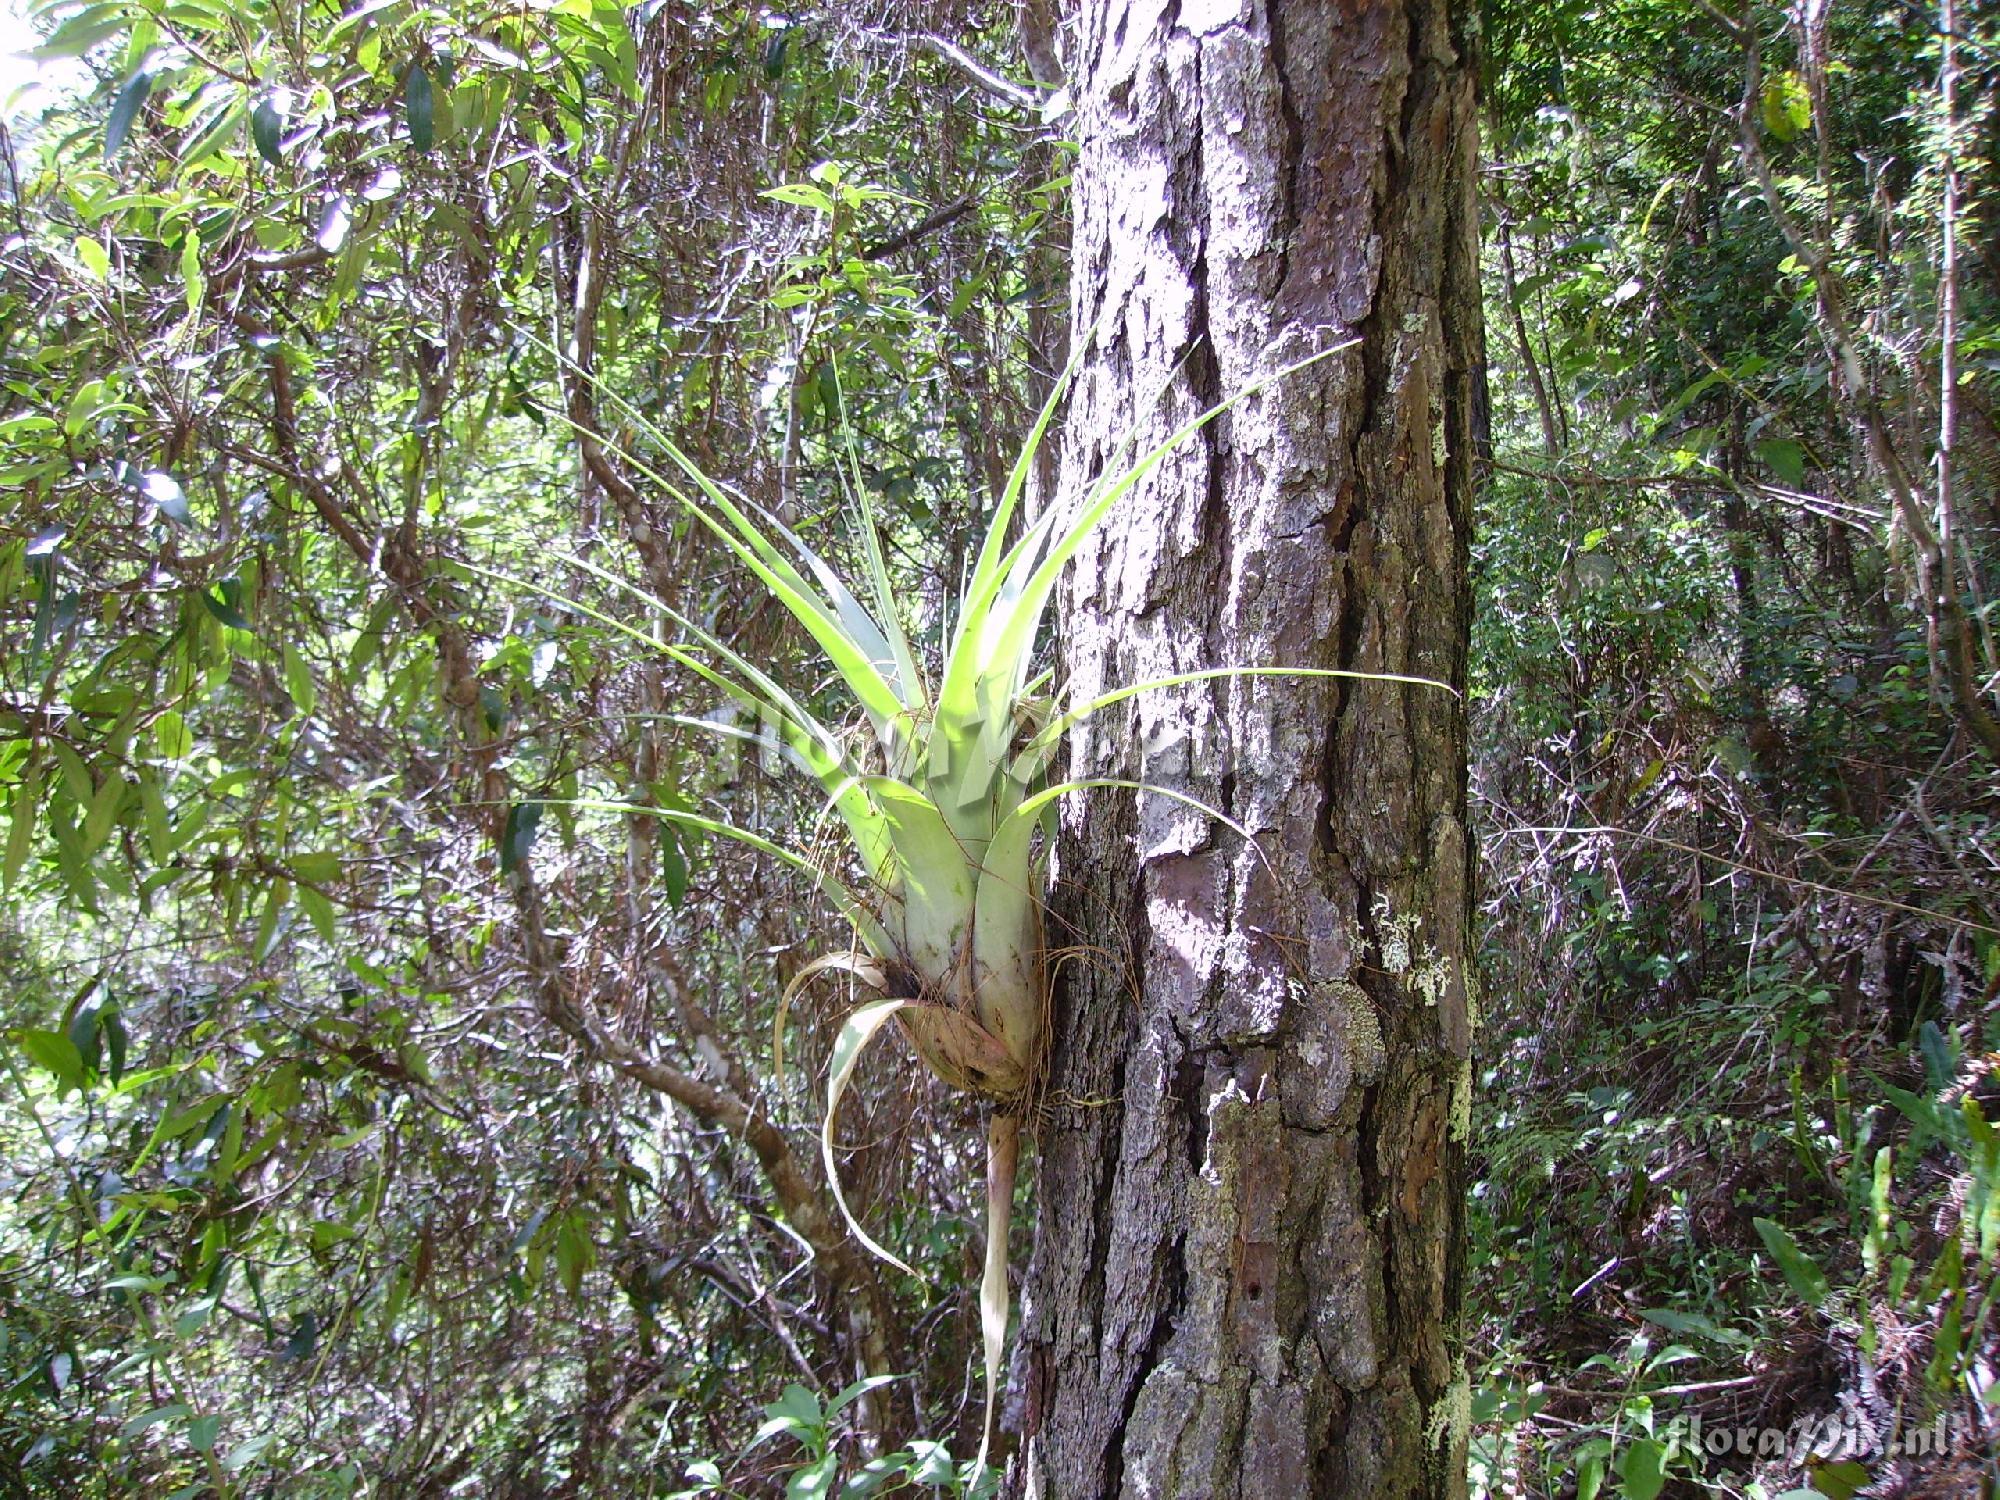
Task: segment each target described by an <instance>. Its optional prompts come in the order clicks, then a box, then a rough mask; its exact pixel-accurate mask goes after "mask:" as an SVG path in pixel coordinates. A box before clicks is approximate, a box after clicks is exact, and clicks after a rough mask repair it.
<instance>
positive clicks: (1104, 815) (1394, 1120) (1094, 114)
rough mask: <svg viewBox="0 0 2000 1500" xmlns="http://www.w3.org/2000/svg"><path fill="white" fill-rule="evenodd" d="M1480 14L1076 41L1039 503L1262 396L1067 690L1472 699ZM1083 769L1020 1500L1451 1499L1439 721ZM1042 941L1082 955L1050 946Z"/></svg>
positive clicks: (1287, 3) (1460, 746) (1233, 8)
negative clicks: (1202, 808)
mask: <svg viewBox="0 0 2000 1500" xmlns="http://www.w3.org/2000/svg"><path fill="white" fill-rule="evenodd" d="M1473 10H1474V8H1473V7H1472V6H1471V5H1469V4H1465V3H1452V0H1400V3H1376V4H1368V3H1362V4H1354V3H1348V4H1340V5H1334V4H1322V3H1318V0H1241V3H1235V4H1232V3H1215V0H1182V3H1179V4H1174V3H1172V0H1166V3H1157V0H1090V3H1087V4H1086V5H1085V7H1084V13H1083V15H1082V16H1081V18H1080V22H1079V30H1078V57H1077V62H1076V67H1075V68H1074V70H1073V72H1074V76H1075V79H1076V83H1077V88H1078V120H1077V122H1076V128H1077V131H1078V139H1079V141H1080V147H1081V154H1080V156H1079V160H1078V165H1077V171H1076V204H1075V211H1076V238H1075V251H1074V258H1073V269H1072V277H1073V287H1074V291H1073V299H1074V306H1073V312H1074V327H1075V328H1076V329H1077V330H1078V336H1079V337H1082V335H1083V331H1084V330H1091V329H1095V330H1096V332H1095V337H1094V341H1093V345H1092V347H1091V349H1090V351H1089V353H1088V354H1087V356H1086V359H1085V364H1084V368H1083V370H1082V372H1081V375H1080V380H1079V384H1078V386H1077V389H1076V392H1075V394H1074V397H1073V400H1072V407H1071V412H1070V416H1069V419H1068V429H1067V431H1068V436H1067V438H1066V450H1065V454H1064V482H1065V493H1067V494H1069V495H1071V496H1074V494H1075V493H1076V492H1077V489H1078V488H1079V487H1080V486H1081V485H1082V484H1083V483H1084V482H1085V481H1087V479H1088V478H1089V477H1090V476H1091V475H1093V474H1095V473H1098V472H1102V471H1104V470H1105V469H1107V468H1109V467H1111V466H1113V465H1116V464H1118V463H1119V462H1120V453H1121V440H1122V439H1123V438H1125V437H1127V436H1136V437H1137V438H1138V440H1139V442H1140V444H1141V446H1142V449H1143V447H1144V446H1146V445H1149V444H1150V442H1151V441H1154V440H1157V438H1158V437H1160V436H1161V435H1163V434H1165V433H1166V432H1168V431H1170V430H1172V429H1173V428H1174V427H1175V426H1176V425H1178V424H1179V423H1180V422H1182V421H1185V420H1186V419H1187V418H1188V417H1190V416H1192V415H1193V414H1194V413H1196V412H1198V411H1200V410H1201V409H1203V408H1204V407H1206V406H1208V405H1209V404H1211V403H1213V402H1214V401H1215V400H1217V399H1218V398H1220V397H1221V396H1224V395H1226V394H1229V393H1232V392H1234V391H1236V390H1239V389H1240V388H1242V387H1243V386H1244V385H1245V384H1246V383H1248V382H1250V381H1252V380H1253V379H1255V378H1256V377H1258V376H1260V375H1264V374H1268V373H1269V372H1270V371H1272V370H1273V369H1275V368H1278V367H1280V366H1281V365H1283V364H1285V363H1288V362H1289V361H1292V360H1295V359H1297V358H1299V357H1301V356H1303V355H1305V354H1307V353H1310V352H1312V351H1314V350H1316V349H1320V348H1325V347H1328V346H1330V345H1333V344H1336V343H1339V342H1341V341H1343V340H1345V339H1349V338H1358V339H1359V340H1360V343H1359V345H1358V346H1357V347H1355V348H1352V349H1350V350H1347V351H1345V352H1343V353H1340V354H1337V355H1335V356H1333V357H1332V358H1330V359H1327V360H1324V361H1322V362H1320V363H1319V364H1316V365H1313V366H1311V367H1310V368H1308V369H1307V370H1305V371H1304V372H1302V373H1300V374H1297V375H1295V376H1293V377H1291V378H1290V379H1288V380H1287V381H1286V382H1285V383H1284V384H1283V385H1282V387H1279V388H1275V389H1273V390H1270V391H1267V392H1265V393H1263V394H1261V395H1259V396H1256V397H1254V398H1252V399H1251V400H1249V401H1248V402H1247V403H1245V404H1244V405H1243V406H1241V407H1239V408H1238V409H1237V410H1236V411H1235V412H1234V413H1232V414H1231V415H1230V416H1229V417H1227V418H1225V419H1224V420H1223V421H1222V422H1221V423H1219V424H1218V425H1216V426H1215V427H1213V428H1211V429H1209V430H1208V432H1207V433H1206V434H1205V435H1204V437H1203V438H1202V439H1201V440H1199V441H1197V442H1195V443H1192V444H1190V445H1189V446H1187V447H1186V448H1184V449H1182V450H1180V451H1179V452H1178V453H1176V454H1175V455H1174V456H1173V457H1172V458H1171V459H1169V460H1168V461H1167V463H1166V464H1165V465H1164V466H1163V467H1162V468H1161V469H1160V470H1159V471H1158V473H1157V476H1156V478H1154V479H1153V480H1151V481H1149V482H1148V483H1146V484H1145V485H1143V486H1142V487H1140V488H1139V489H1138V490H1136V491H1135V492H1134V493H1133V494H1132V495H1130V496H1129V497H1128V500H1127V501H1125V502H1121V509H1120V510H1119V512H1117V513H1116V514H1115V515H1114V516H1113V518H1112V519H1111V521H1110V523H1109V524H1108V525H1106V526H1105V527H1104V528H1103V529H1102V531H1101V532H1100V533H1099V537H1098V540H1097V541H1096V542H1095V543H1094V544H1093V546H1092V547H1091V548H1090V549H1089V551H1088V552H1087V553H1086V554H1085V555H1083V556H1081V557H1080V558H1079V560H1078V565H1077V567H1076V568H1075V570H1074V575H1073V581H1072V583H1071V585H1070V594H1069V596H1068V597H1067V598H1066V600H1065V625H1064V640H1065V648H1064V649H1065V654H1066V663H1065V665H1066V668H1067V673H1068V680H1069V686H1070V689H1071V691H1072V692H1073V693H1074V694H1075V695H1076V696H1077V698H1078V699H1088V698H1090V697H1092V696H1094V695H1095V694H1097V693H1099V692H1101V691H1103V690H1104V689H1106V688H1108V687H1111V686H1115V685H1118V684H1120V683H1124V682H1131V681H1136V680H1143V679H1147V678H1151V677H1157V676H1161V675H1164V674H1167V673H1171V672H1178V671H1187V670H1193V669H1199V668H1203V667H1211V666H1219V665H1231V664H1251V663H1255V664H1274V665H1289V666H1307V667H1335V668H1344V669H1348V670H1353V671H1361V672H1395V673H1407V674H1414V675H1419V676H1423V677H1428V678H1434V679H1440V680H1442V681H1444V682H1448V683H1450V684H1453V685H1454V686H1456V687H1459V688H1462V687H1463V685H1464V681H1465V654H1466V629H1467V616H1468V585H1467V533H1468V528H1469V524H1470V517H1471V502H1472V492H1473V486H1474V482H1475V466H1476V464H1477V462H1478V450H1479V447H1480V444H1481V441H1482V439H1483V433H1484V425H1483V411H1484V403H1483V395H1484V386H1483V378H1484V377H1483V359H1482V343H1481V330H1480V313H1479V300H1478V288H1477V234H1478V230H1477V222H1476V214H1475V209H1474V198H1473V181H1474V179H1473V172H1474V163H1475V132H1476V126H1475V119H1476V116H1475V112H1474V106H1475V98H1474V76H1475V74H1474V58H1473V48H1474V41H1475V38H1474V35H1473V32H1472V28H1473V26H1474V24H1475V23H1474V21H1473ZM1124 707H1125V708H1129V710H1130V711H1129V712H1122V711H1120V712H1107V713H1106V714H1104V715H1103V716H1102V722H1096V721H1093V722H1092V724H1091V725H1090V726H1089V727H1088V729H1087V731H1080V732H1079V733H1078V735H1077V738H1076V741H1075V750H1074V754H1075V757H1076V760H1075V763H1074V765H1073V766H1072V773H1073V774H1076V775H1103V774H1123V775H1128V776H1129V775H1141V776H1143V777H1145V778H1146V779H1147V780H1149V781H1152V782H1154V783H1157V784H1160V785H1163V786H1167V787H1171V788H1173V789H1174V790H1177V791H1181V792H1185V793H1187V794H1190V795H1192V796H1194V797H1198V798H1201V799H1203V800H1204V801H1205V802H1207V803H1208V804H1210V805H1212V806H1214V807H1217V808H1220V809H1221V810H1223V811H1225V812H1227V813H1228V814H1229V816H1230V817H1231V818H1233V819H1234V820H1236V821H1237V822H1239V823H1240V824H1242V825H1244V826H1245V827H1246V828H1247V829H1248V830H1249V831H1250V832H1252V833H1253V834H1254V835H1255V847H1254V848H1252V847H1248V846H1246V845H1245V843H1244V842H1243V841H1242V840H1241V839H1239V838H1238V837H1237V836H1236V835H1234V834H1233V833H1229V832H1226V831H1225V829H1224V828H1223V827H1222V826H1221V825H1220V824H1219V823H1218V822H1217V821H1216V820H1214V819H1213V818H1211V817H1208V816H1205V815H1203V814H1202V813H1200V812H1197V811H1193V810H1191V809H1189V808H1188V807H1186V806H1185V805H1183V804H1181V803H1177V802H1174V801H1171V800H1169V799H1166V798H1163V797H1157V796H1154V797H1138V798H1134V797H1132V796H1120V795H1112V794H1106V793H1103V792H1097V793H1092V794H1089V795H1086V796H1080V797H1077V798H1073V799H1071V802H1070V804H1069V805H1067V806H1066V807H1065V809H1064V827H1063V832H1062V836H1061V838H1060V840H1059V845H1058V864H1059V871H1058V874H1059V880H1058V889H1059V892H1061V893H1062V894H1061V895H1060V902H1061V905H1060V906H1059V909H1058V912H1057V922H1056V925H1055V928H1054V930H1053V932H1052V941H1053V942H1055V943H1058V944H1061V943H1063V942H1064V941H1073V942H1075V943H1076V944H1077V945H1078V948H1079V951H1078V953H1077V955H1076V956H1075V958H1074V959H1073V960H1072V961H1071V962H1070V964H1069V965H1068V968H1067V972H1066V979H1065V981H1064V983H1063V985H1062V986H1061V988H1060V992H1059V994H1058V996H1057V997H1056V1002H1055V1003H1056V1011H1055V1039H1054V1044H1053V1046H1054V1051H1053V1056H1052V1058H1051V1064H1050V1068H1051V1075H1050V1079H1049V1105H1048V1109H1047V1110H1046V1111H1045V1114H1044V1117H1043V1119H1042V1120H1041V1122H1040V1127H1039V1135H1040V1147H1041V1168H1040V1184H1039V1190H1038V1192H1037V1195H1036V1196H1037V1204H1038V1222H1037V1231H1036V1243H1035V1250H1034V1255H1033V1259H1032V1262H1031V1264H1030V1267H1029V1271H1028V1274H1027V1278H1026V1287H1025V1300H1024V1313H1023V1325H1024V1326H1023V1330H1022V1334H1021V1337H1020V1339H1019V1349H1018V1354H1017V1358H1016V1364H1015V1370H1014V1383H1015V1401H1014V1413H1013V1417H1014V1421H1015V1423H1016V1425H1017V1427H1018V1429H1019V1432H1020V1434H1021V1449H1020V1452H1019V1455H1018V1457H1017V1460H1016V1462H1015V1464H1014V1467H1013V1470H1012V1472H1011V1476H1010V1480H1009V1484H1010V1487H1011V1493H1013V1494H1015V1495H1029V1496H1039V1497H1046V1500H1090V1497H1096V1496H1114V1495H1132V1496H1184V1497H1192V1496H1225V1495H1227V1496H1245V1497H1251V1496H1255V1497H1266V1496H1269V1497H1294V1496H1306V1495H1314V1496H1357V1497H1358V1496H1368V1497H1389V1496H1405V1495H1412V1496H1414V1495H1451V1494H1458V1493H1462V1492H1463V1489H1464V1478H1463V1471H1464V1447H1463V1445H1464V1424H1465V1403H1466V1385H1465V1380H1464V1374H1463V1365H1462V1362H1461V1360H1460V1356H1459V1352H1458V1344H1457V1327H1456V1318H1457V1306H1458V1297H1459V1279H1460V1252H1459V1249H1458V1245H1459V1238H1460V1227H1461V1217H1462V1214H1461V1189H1462V1173H1461V1163H1462V1160H1463V1153H1464V1144H1463V1138H1464V1132H1465V1124H1466V1111H1467V1108H1468V1098H1467V1092H1468V1089H1469V1084H1470V1068H1469V1063H1468V1057H1469V1053H1470V1047H1471V1035H1472V1028H1473V1025H1474V1018H1473V1014H1472V1001H1471V996H1470V995H1469V993H1468V988H1467V977H1468V962H1469V958H1470V912H1471V905H1472V891H1471V879H1472V873H1471V854H1470V841H1469V837H1468V832H1467V825H1466V811H1465V785H1466V782H1465V745H1466V728H1465V712H1464V704H1463V701H1462V699H1461V698H1459V697H1457V696H1455V695H1454V694H1453V693H1450V692H1445V691H1440V690H1438V689H1435V688H1427V687H1421V686H1411V685H1406V684H1389V683H1380V682H1353V681H1349V682H1330V681H1327V680H1324V679H1317V680H1314V679H1285V680H1273V679H1261V680H1253V679H1236V680H1233V681H1223V682H1219V683H1212V684H1202V685H1198V686H1196V687H1192V688H1183V689H1176V690H1171V691H1161V692H1154V693H1148V694H1145V695H1142V696H1140V697H1139V698H1137V699H1135V700H1132V701H1131V702H1130V703H1129V704H1127V705H1125V706H1124ZM1064 923H1067V924H1068V925H1069V928H1070V929H1071V930H1070V932H1068V933H1066V932H1065V931H1064V925H1063V924H1064Z"/></svg>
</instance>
